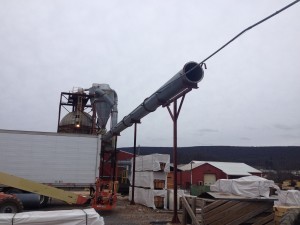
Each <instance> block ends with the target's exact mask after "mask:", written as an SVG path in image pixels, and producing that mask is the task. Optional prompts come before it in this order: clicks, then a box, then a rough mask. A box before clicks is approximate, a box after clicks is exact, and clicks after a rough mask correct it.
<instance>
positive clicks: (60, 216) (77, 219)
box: [0, 209, 104, 225]
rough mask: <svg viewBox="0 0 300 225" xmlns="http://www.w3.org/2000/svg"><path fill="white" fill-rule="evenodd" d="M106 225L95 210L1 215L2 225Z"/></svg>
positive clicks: (0, 222) (0, 224) (0, 221)
mask: <svg viewBox="0 0 300 225" xmlns="http://www.w3.org/2000/svg"><path fill="white" fill-rule="evenodd" d="M8 224H14V225H33V224H34V225H104V220H103V217H100V216H99V214H98V213H97V212H96V211H95V210H94V209H83V210H81V209H73V210H57V211H35V212H23V213H17V214H13V213H1V214H0V225H8Z"/></svg>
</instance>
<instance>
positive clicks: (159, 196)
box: [129, 154, 170, 209]
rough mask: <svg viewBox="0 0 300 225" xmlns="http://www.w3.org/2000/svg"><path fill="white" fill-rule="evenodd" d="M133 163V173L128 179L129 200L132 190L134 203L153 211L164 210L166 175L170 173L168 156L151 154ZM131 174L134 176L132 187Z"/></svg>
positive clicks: (137, 158)
mask: <svg viewBox="0 0 300 225" xmlns="http://www.w3.org/2000/svg"><path fill="white" fill-rule="evenodd" d="M135 162H136V164H135V171H134V172H133V171H131V177H130V183H131V187H130V188H129V199H130V200H131V199H132V188H134V202H135V203H139V204H142V205H146V206H148V207H152V208H154V209H155V208H166V207H167V175H168V172H170V155H166V154H152V155H144V156H138V157H136V159H135ZM132 163H133V160H132ZM131 168H133V166H132V167H131ZM133 173H134V174H135V181H134V187H133Z"/></svg>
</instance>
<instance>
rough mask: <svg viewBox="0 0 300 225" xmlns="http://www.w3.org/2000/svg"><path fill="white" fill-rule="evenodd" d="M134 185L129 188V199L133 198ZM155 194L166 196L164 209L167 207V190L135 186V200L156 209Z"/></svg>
mask: <svg viewBox="0 0 300 225" xmlns="http://www.w3.org/2000/svg"><path fill="white" fill-rule="evenodd" d="M131 194H132V187H130V188H129V200H131V199H132V195H131ZM155 196H160V197H163V198H164V209H166V208H167V202H168V201H167V190H152V189H144V188H137V187H135V188H134V202H135V203H138V204H141V205H145V206H148V207H151V208H153V209H156V206H155V202H154V200H155V198H154V197H155Z"/></svg>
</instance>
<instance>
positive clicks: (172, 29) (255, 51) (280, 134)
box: [0, 0, 300, 147]
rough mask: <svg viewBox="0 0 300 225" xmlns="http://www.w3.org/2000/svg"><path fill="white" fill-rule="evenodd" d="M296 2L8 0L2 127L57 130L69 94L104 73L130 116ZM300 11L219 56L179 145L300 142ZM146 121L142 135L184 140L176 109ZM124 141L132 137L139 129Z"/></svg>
mask: <svg viewBox="0 0 300 225" xmlns="http://www.w3.org/2000/svg"><path fill="white" fill-rule="evenodd" d="M289 2H290V1H278V2H274V1H271V0H263V1H261V0H255V1H253V0H252V1H243V2H241V1H237V0H230V1H229V2H228V1H226V2H222V1H206V2H205V1H196V0H192V1H188V2H183V1H179V0H178V1H177V0H176V1H171V0H166V1H147V0H146V1H142V2H141V1H133V0H130V1H126V2H123V1H109V2H106V1H95V0H92V1H88V2H86V1H79V0H75V1H73V0H72V1H71V0H63V1H61V0H51V1H50V0H44V1H38V0H28V1H26V2H25V1H24V2H22V1H9V0H4V1H1V3H0V49H1V51H0V76H1V83H0V88H1V90H2V96H1V101H0V102H1V105H2V108H1V110H0V124H1V126H0V128H1V129H19V130H37V131H53V132H55V131H56V126H57V116H58V103H59V95H60V92H64V91H70V90H72V88H73V87H78V86H80V87H84V88H88V87H90V86H91V85H92V83H108V84H110V86H111V88H113V89H115V90H116V92H117V93H118V96H119V119H122V118H123V117H124V116H126V115H127V114H128V113H130V112H131V111H132V110H133V109H134V108H135V107H136V106H137V105H139V104H140V103H141V102H142V101H143V99H144V98H146V97H148V96H149V95H151V94H152V93H153V92H154V91H155V90H157V89H158V88H159V87H160V86H161V85H162V84H164V83H165V82H166V81H167V80H168V79H170V78H171V77H172V76H173V75H174V74H175V73H177V72H178V71H179V70H180V69H181V68H182V66H183V65H184V64H185V63H186V62H187V61H190V60H194V61H200V60H202V59H204V58H205V57H206V56H208V55H209V54H210V53H212V52H213V51H215V50H216V49H217V48H218V47H220V46H221V45H222V44H224V43H225V42H227V41H228V40H229V39H230V38H232V37H233V36H234V35H236V34H237V33H239V32H240V31H241V30H243V29H244V28H246V27H248V26H250V25H251V24H253V23H255V22H257V21H258V20H260V19H262V18H264V17H266V16H267V15H269V14H271V13H273V12H275V11H276V10H278V9H279V8H281V7H283V6H284V5H286V4H288V3H289ZM299 12H300V4H296V5H295V6H294V7H292V8H290V9H288V10H286V11H285V12H283V13H282V14H279V15H278V16H276V17H274V18H272V19H271V20H269V21H267V22H265V23H263V24H261V25H260V26H258V27H256V28H255V29H253V30H251V31H249V32H247V33H246V34H245V35H243V36H242V37H241V38H239V39H237V40H236V41H235V42H233V43H232V44H231V45H229V46H228V47H227V48H225V49H224V50H222V51H221V52H220V53H219V54H217V55H216V56H214V57H213V58H212V59H210V60H208V61H207V66H208V69H207V70H206V71H205V77H204V79H203V81H201V82H200V83H199V89H197V90H193V91H192V92H190V93H189V94H188V95H187V96H186V99H185V102H184V104H183V109H182V111H181V114H180V116H179V121H178V123H179V124H178V126H179V127H178V128H179V130H178V132H179V134H178V138H179V139H178V142H179V145H181V146H192V145H194V146H195V145H264V146H267V145H299V144H300V138H299V133H300V131H299V129H285V128H289V127H295V126H297V124H298V125H299V123H300V121H299V120H300V117H299V115H300V106H299V102H300V94H299V90H300V76H299V71H300V64H299V62H298V61H299V58H300V42H299V40H300V25H299V23H298V22H297V21H298V19H299ZM249 127H252V128H253V129H249ZM214 130H217V131H218V132H209V131H214ZM138 131H139V133H138V143H139V144H140V145H144V146H145V145H146V146H147V145H152V146H170V145H172V122H171V118H170V117H169V115H168V112H167V110H166V109H164V108H160V109H158V110H157V111H156V112H154V113H152V114H150V115H149V116H147V117H145V118H144V119H143V120H142V124H141V125H139V126H138ZM199 131H200V133H199ZM201 131H202V133H201ZM204 131H206V132H205V133H203V132H204ZM207 131H208V132H207ZM201 134H202V135H201ZM204 134H205V135H204ZM287 136H288V137H289V138H287ZM292 137H294V138H292ZM118 143H119V146H120V147H122V146H131V145H132V143H133V128H129V129H127V130H125V131H124V132H123V133H122V134H121V137H120V138H119V142H118Z"/></svg>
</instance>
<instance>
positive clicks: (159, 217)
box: [100, 196, 173, 225]
mask: <svg viewBox="0 0 300 225" xmlns="http://www.w3.org/2000/svg"><path fill="white" fill-rule="evenodd" d="M100 215H101V216H103V218H104V221H105V225H116V224H120V225H149V224H152V225H164V224H167V223H170V221H171V220H172V217H173V212H171V211H168V210H158V209H156V210H154V209H152V208H148V207H145V206H143V205H139V204H135V205H130V201H129V200H128V197H127V196H125V197H122V196H118V202H117V207H116V209H115V210H113V211H111V212H100Z"/></svg>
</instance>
